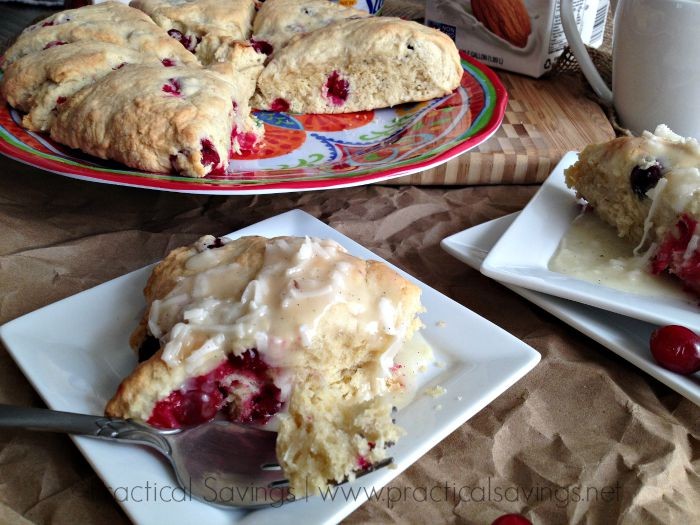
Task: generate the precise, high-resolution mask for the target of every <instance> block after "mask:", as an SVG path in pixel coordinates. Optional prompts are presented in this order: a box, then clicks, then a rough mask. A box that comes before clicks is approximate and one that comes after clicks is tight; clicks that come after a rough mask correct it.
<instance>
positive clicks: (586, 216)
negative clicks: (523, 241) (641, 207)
mask: <svg viewBox="0 0 700 525" xmlns="http://www.w3.org/2000/svg"><path fill="white" fill-rule="evenodd" d="M655 248H656V246H655V245H652V247H651V248H650V249H649V250H647V252H646V253H645V254H643V255H641V256H633V255H632V253H633V246H632V244H631V243H630V242H628V241H626V240H625V239H623V238H620V237H618V236H617V234H616V232H615V230H614V229H613V228H612V227H610V226H609V225H607V224H606V223H604V222H603V221H602V220H601V219H599V218H598V216H597V215H595V214H594V213H590V212H589V213H583V214H581V215H579V216H578V217H577V218H576V219H575V220H574V221H573V223H572V224H571V227H570V228H569V231H567V233H566V235H565V236H564V237H563V238H562V240H561V242H560V244H559V247H558V248H557V251H556V252H555V254H554V256H553V257H552V259H551V260H550V261H549V269H550V270H552V271H554V272H559V273H563V274H567V275H571V276H572V277H576V278H578V279H582V280H584V281H589V282H592V283H596V284H600V285H603V286H607V287H610V288H615V289H617V290H622V291H626V292H631V293H637V294H640V295H650V296H657V297H677V298H680V299H683V300H692V298H691V297H690V296H689V295H688V294H686V293H685V292H684V291H683V289H682V286H681V284H680V282H678V281H676V280H675V279H673V278H671V277H669V276H667V275H652V274H650V273H649V272H648V271H647V265H648V262H649V257H650V256H651V255H652V253H653V251H654V250H655Z"/></svg>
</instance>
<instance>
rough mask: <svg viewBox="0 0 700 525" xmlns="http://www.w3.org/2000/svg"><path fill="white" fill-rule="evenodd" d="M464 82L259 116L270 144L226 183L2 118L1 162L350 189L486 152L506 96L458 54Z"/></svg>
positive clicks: (181, 180) (150, 179)
mask: <svg viewBox="0 0 700 525" xmlns="http://www.w3.org/2000/svg"><path fill="white" fill-rule="evenodd" d="M462 67H463V68H464V75H463V77H462V84H461V86H460V88H459V89H457V90H456V91H455V92H454V93H452V94H451V95H449V96H447V97H443V98H440V99H435V100H430V101H428V102H421V103H418V104H404V105H401V106H396V107H394V108H389V109H381V110H377V111H364V112H360V113H348V114H340V115H295V114H287V113H277V112H272V111H259V112H256V116H257V118H258V119H260V120H261V121H262V122H263V123H264V125H265V140H264V142H263V144H262V146H261V147H260V148H259V149H258V150H257V151H255V152H254V153H250V154H246V155H245V156H241V157H237V158H235V159H233V160H231V162H230V164H229V173H227V174H226V175H222V176H209V177H206V178H203V179H195V178H190V177H182V176H179V175H172V174H158V173H147V172H142V171H137V170H130V169H128V168H126V167H124V166H122V165H120V164H117V163H115V162H111V161H104V160H101V159H97V158H95V157H91V156H88V155H86V154H83V153H81V152H80V151H77V150H72V149H69V148H66V147H64V146H61V145H59V144H56V143H55V142H53V141H52V140H50V139H49V138H48V137H47V136H46V135H40V134H37V133H33V132H30V131H27V130H26V129H24V128H22V126H21V125H20V122H21V118H20V115H19V113H18V112H16V111H15V110H14V109H12V108H10V107H9V106H7V105H4V106H3V107H2V108H0V153H3V154H5V155H7V156H8V157H11V158H13V159H16V160H18V161H20V162H24V163H26V164H30V165H32V166H36V167H37V168H41V169H44V170H47V171H51V172H53V173H57V174H59V175H65V176H67V177H74V178H78V179H85V180H92V181H97V182H106V183H110V184H119V185H126V186H136V187H141V188H153V189H160V190H166V191H180V192H187V193H209V194H224V195H225V194H250V193H275V192H283V191H302V190H315V189H324V188H339V187H345V186H354V185H359V184H365V183H368V182H376V181H382V180H386V179H390V178H393V177H400V176H402V175H409V174H411V173H414V172H416V171H421V170H424V169H427V168H431V167H433V166H437V165H439V164H442V163H444V162H446V161H448V160H449V159H451V158H453V157H455V156H457V155H459V154H460V153H464V152H465V151H467V150H469V149H471V148H473V147H475V146H477V145H479V144H481V143H482V142H483V141H485V140H486V139H487V138H489V137H490V136H491V135H492V134H493V133H494V132H495V131H496V130H497V129H498V127H499V126H500V125H501V122H502V120H503V115H504V113H505V107H506V102H507V99H508V96H507V94H506V91H505V88H504V87H503V85H502V84H501V82H500V81H499V80H498V77H496V75H495V74H494V73H493V71H491V70H490V69H488V68H487V67H486V66H484V65H482V64H479V63H478V62H476V61H474V60H472V59H471V58H469V57H468V56H466V55H465V54H462Z"/></svg>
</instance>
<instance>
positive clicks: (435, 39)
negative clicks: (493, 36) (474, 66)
mask: <svg viewBox="0 0 700 525" xmlns="http://www.w3.org/2000/svg"><path fill="white" fill-rule="evenodd" d="M462 75H463V70H462V66H461V63H460V58H459V52H458V51H457V48H456V47H455V44H454V42H453V41H452V40H451V39H450V38H449V37H448V36H447V35H445V34H444V33H442V32H440V31H438V30H436V29H431V28H428V27H426V26H424V25H422V24H418V23H416V22H409V21H406V20H400V19H398V18H390V17H369V18H362V19H360V20H342V21H340V22H336V23H334V24H331V25H329V26H326V27H323V28H321V29H318V30H316V31H313V32H312V33H308V34H305V35H300V36H297V37H296V38H295V39H293V40H292V41H291V42H289V44H288V45H287V46H286V47H284V48H282V49H281V50H278V51H276V52H275V53H274V54H273V55H272V57H271V59H270V61H269V63H268V64H267V65H266V67H265V69H264V70H263V72H262V74H261V75H260V78H259V79H258V88H257V92H256V96H255V98H254V100H253V107H257V108H268V109H269V108H271V107H272V105H273V102H275V101H277V100H278V99H282V100H284V101H286V102H287V104H288V105H289V110H290V111H292V112H294V113H346V112H350V111H363V110H370V109H376V108H384V107H388V106H394V105H396V104H402V103H405V102H418V101H422V100H429V99H432V98H435V97H440V96H444V95H447V94H449V93H451V92H452V91H453V90H454V89H456V88H457V87H458V86H459V84H460V82H461V79H462Z"/></svg>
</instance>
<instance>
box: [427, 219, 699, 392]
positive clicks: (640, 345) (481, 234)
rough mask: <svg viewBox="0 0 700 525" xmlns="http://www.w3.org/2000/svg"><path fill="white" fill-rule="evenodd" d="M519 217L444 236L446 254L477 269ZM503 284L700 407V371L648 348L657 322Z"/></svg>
mask: <svg viewBox="0 0 700 525" xmlns="http://www.w3.org/2000/svg"><path fill="white" fill-rule="evenodd" d="M516 217H517V214H512V215H507V216H505V217H501V218H500V219H495V220H493V221H489V222H485V223H483V224H479V225H478V226H474V227H472V228H469V229H467V230H464V231H461V232H459V233H455V234H454V235H451V236H450V237H447V238H446V239H443V240H442V242H441V243H440V245H441V246H442V248H443V249H444V250H445V251H446V252H447V253H449V254H450V255H452V256H453V257H456V258H457V259H459V260H460V261H462V262H465V263H467V264H468V265H469V266H471V267H472V268H474V269H475V270H477V271H478V270H479V269H480V268H481V265H482V263H483V262H484V259H485V258H486V256H487V255H488V253H489V251H491V249H492V248H493V246H494V245H495V244H496V242H497V241H498V239H500V238H501V235H503V233H504V232H505V231H506V230H507V229H508V227H510V225H511V224H513V221H515V219H516ZM503 284H504V286H506V287H508V288H510V289H511V290H513V291H514V292H515V293H517V294H518V295H521V296H522V297H524V298H525V299H527V300H528V301H530V302H532V303H534V304H536V305H537V306H539V307H540V308H542V309H543V310H545V311H547V312H549V313H550V314H552V315H554V316H555V317H558V318H559V319H561V320H562V321H564V322H565V323H566V324H568V325H570V326H573V327H574V328H576V329H577V330H579V331H580V332H582V333H584V334H585V335H587V336H588V337H590V338H591V339H593V340H594V341H597V342H598V343H600V344H601V345H603V346H605V347H606V348H608V349H609V350H612V351H613V352H615V353H616V354H617V355H619V356H620V357H622V358H624V359H626V360H627V361H629V362H630V363H632V364H633V365H635V366H637V367H638V368H639V369H641V370H643V371H644V372H646V373H647V374H649V375H650V376H652V377H654V378H656V379H658V380H659V381H661V382H662V383H664V384H665V385H666V386H668V387H669V388H672V389H673V390H675V391H676V392H678V393H679V394H681V395H682V396H685V397H687V398H688V399H690V400H691V401H692V402H693V403H695V404H696V405H699V406H700V372H699V373H697V374H693V375H692V376H687V377H686V376H682V375H680V374H676V373H674V372H670V371H668V370H666V369H664V368H662V367H660V366H659V365H657V364H656V362H654V359H653V358H652V356H651V352H650V351H649V336H650V335H651V333H652V332H653V331H654V329H655V328H656V326H655V325H653V324H649V323H645V322H643V321H638V320H637V319H632V318H631V317H625V316H623V315H617V314H611V313H610V312H607V311H605V310H601V309H600V308H594V307H592V306H586V305H585V304H580V303H576V302H574V301H567V300H566V299H560V298H559V297H554V296H552V295H547V294H544V293H540V292H533V291H532V290H528V289H526V288H521V287H519V286H513V285H509V284H505V283H503Z"/></svg>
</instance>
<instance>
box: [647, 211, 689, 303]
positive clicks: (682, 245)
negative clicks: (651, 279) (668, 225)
mask: <svg viewBox="0 0 700 525" xmlns="http://www.w3.org/2000/svg"><path fill="white" fill-rule="evenodd" d="M664 271H668V272H669V273H672V274H673V275H675V276H677V277H678V278H679V279H681V280H682V281H683V284H685V286H686V287H687V288H688V289H690V290H691V291H694V292H695V293H700V227H698V221H696V220H695V219H693V218H692V217H691V216H690V215H688V214H683V215H682V216H681V218H680V220H679V221H678V222H677V223H676V225H675V226H674V228H672V230H671V231H670V232H669V233H667V234H666V237H665V238H664V240H663V241H662V243H661V246H659V249H658V250H657V252H656V254H655V255H654V259H653V260H652V272H653V273H654V274H659V273H661V272H664Z"/></svg>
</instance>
